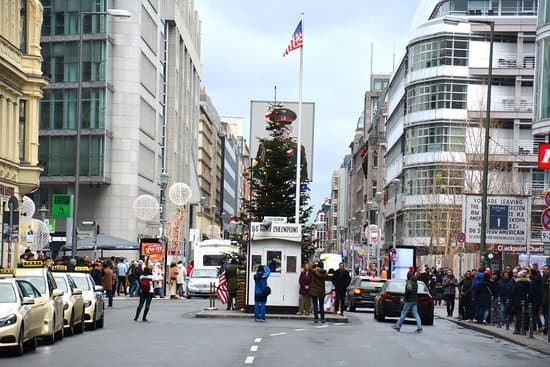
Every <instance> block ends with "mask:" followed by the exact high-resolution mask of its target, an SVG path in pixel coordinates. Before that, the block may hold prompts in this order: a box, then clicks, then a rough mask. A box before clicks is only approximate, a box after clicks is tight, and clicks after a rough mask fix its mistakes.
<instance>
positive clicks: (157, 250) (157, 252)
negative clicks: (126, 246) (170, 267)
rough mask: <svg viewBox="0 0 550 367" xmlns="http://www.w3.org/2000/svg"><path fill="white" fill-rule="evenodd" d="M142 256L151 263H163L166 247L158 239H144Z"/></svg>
mask: <svg viewBox="0 0 550 367" xmlns="http://www.w3.org/2000/svg"><path fill="white" fill-rule="evenodd" d="M140 256H141V257H142V258H148V259H149V261H162V259H163V256H164V246H163V245H162V243H160V241H159V240H158V239H157V238H142V239H141V240H140Z"/></svg>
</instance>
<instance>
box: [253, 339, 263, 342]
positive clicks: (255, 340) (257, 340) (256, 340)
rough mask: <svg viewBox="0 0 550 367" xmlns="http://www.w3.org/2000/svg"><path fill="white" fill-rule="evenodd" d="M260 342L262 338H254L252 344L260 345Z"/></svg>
mask: <svg viewBox="0 0 550 367" xmlns="http://www.w3.org/2000/svg"><path fill="white" fill-rule="evenodd" d="M261 342H262V338H256V339H254V343H261Z"/></svg>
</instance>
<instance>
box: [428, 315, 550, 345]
mask: <svg viewBox="0 0 550 367" xmlns="http://www.w3.org/2000/svg"><path fill="white" fill-rule="evenodd" d="M435 317H437V318H438V319H441V320H447V321H450V322H452V323H455V324H457V325H459V326H461V327H463V328H465V329H470V330H474V331H477V332H479V333H482V334H486V335H490V336H492V337H495V338H499V339H503V340H506V341H508V342H511V343H514V344H518V345H521V346H523V347H526V348H529V349H533V350H536V351H537V352H540V353H543V354H546V355H550V343H548V346H544V345H536V344H535V343H538V342H535V343H527V342H525V341H523V340H521V338H516V337H514V336H512V335H513V334H510V335H506V334H501V333H499V332H496V331H494V330H491V329H490V328H487V327H482V326H478V325H477V324H473V323H469V322H462V321H459V320H455V319H453V318H450V317H444V316H437V315H436V316H435ZM521 337H522V338H528V337H527V336H524V335H522V336H521ZM527 340H537V339H527Z"/></svg>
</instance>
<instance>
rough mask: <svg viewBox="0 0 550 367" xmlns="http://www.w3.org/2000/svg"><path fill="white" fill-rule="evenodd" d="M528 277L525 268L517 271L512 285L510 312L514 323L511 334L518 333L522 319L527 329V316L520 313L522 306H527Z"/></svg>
mask: <svg viewBox="0 0 550 367" xmlns="http://www.w3.org/2000/svg"><path fill="white" fill-rule="evenodd" d="M530 288H531V287H530V284H529V279H527V270H522V271H520V272H518V277H517V278H516V280H515V282H514V286H513V287H512V294H511V296H510V304H511V306H512V309H511V313H512V314H513V315H514V316H515V319H516V323H515V325H514V331H513V334H519V333H520V328H521V322H522V319H523V328H524V330H526V329H527V327H528V324H529V318H528V317H527V315H522V311H523V306H525V307H527V301H528V299H529V290H530Z"/></svg>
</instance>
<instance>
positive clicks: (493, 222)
mask: <svg viewBox="0 0 550 367" xmlns="http://www.w3.org/2000/svg"><path fill="white" fill-rule="evenodd" d="M489 229H498V230H507V229H508V205H489Z"/></svg>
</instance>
